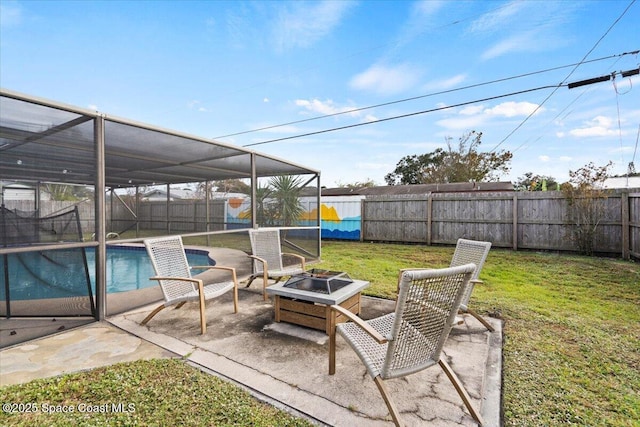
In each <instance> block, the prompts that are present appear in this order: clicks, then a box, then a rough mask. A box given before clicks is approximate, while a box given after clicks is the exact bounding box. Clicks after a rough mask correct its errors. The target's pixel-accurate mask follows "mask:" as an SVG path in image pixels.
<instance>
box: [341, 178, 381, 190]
mask: <svg viewBox="0 0 640 427" xmlns="http://www.w3.org/2000/svg"><path fill="white" fill-rule="evenodd" d="M337 184H338V188H371V187H375V186H376V183H375V181H374V180H372V179H371V178H367V179H366V181H362V182H360V181H356V182H350V183H346V184H345V183H342V182H338V183H337Z"/></svg>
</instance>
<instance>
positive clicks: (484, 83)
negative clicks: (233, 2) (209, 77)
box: [213, 50, 640, 139]
mask: <svg viewBox="0 0 640 427" xmlns="http://www.w3.org/2000/svg"><path fill="white" fill-rule="evenodd" d="M638 53H640V50H638V51H635V52H624V53H620V54H617V55H609V56H604V57H601V58H596V59H591V60H589V61H583V62H581V63H575V64H568V65H561V66H558V67H552V68H546V69H543V70H537V71H532V72H529V73H524V74H519V75H516V76H511V77H503V78H500V79H495V80H490V81H487V82H482V83H476V84H473V85H468V86H463V87H459V88H455V89H448V90H443V91H439V92H433V93H427V94H424V95H418V96H413V97H410V98H403V99H398V100H395V101H389V102H383V103H381V104H376V105H370V106H368V107H360V108H353V109H350V110H345V111H339V112H337V113H332V114H324V115H320V116H315V117H310V118H307V119H301V120H295V121H291V122H287V123H281V124H277V125H271V126H265V127H261V128H256V129H250V130H245V131H241V132H235V133H230V134H226V135H221V136H216V137H213V139H222V138H228V137H230V136H238V135H245V134H248V133H254V132H260V131H263V130H269V129H275V128H279V127H284V126H290V125H295V124H300V123H305V122H310V121H314V120H320V119H324V118H328V117H335V116H340V115H343V114H351V113H356V112H360V111H365V110H370V109H373V108H379V107H386V106H389V105H394V104H400V103H403V102H409V101H415V100H417V99H422V98H428V97H432V96H436V95H443V94H447V93H453V92H458V91H461V90H467V89H473V88H476V87H481V86H487V85H490V84H494V83H501V82H505V81H509V80H515V79H519V78H522V77H528V76H532V75H537V74H543V73H547V72H550V71H556V70H561V69H563V68H568V67H573V66H577V65H580V64H588V63H592V62H598V61H603V60H606V59H611V58H616V57H622V56H625V55H633V54H636V55H637V54H638Z"/></svg>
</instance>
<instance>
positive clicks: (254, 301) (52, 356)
mask: <svg viewBox="0 0 640 427" xmlns="http://www.w3.org/2000/svg"><path fill="white" fill-rule="evenodd" d="M256 283H257V281H256ZM261 289H262V286H261V284H257V285H254V286H253V287H252V288H249V289H241V291H240V292H239V294H240V295H239V297H240V305H239V313H237V314H233V308H232V302H231V295H229V294H227V295H225V296H223V297H222V298H219V299H216V300H213V301H210V302H208V303H207V310H206V313H207V325H208V326H207V327H208V329H207V333H206V334H205V335H200V326H199V314H198V309H197V304H193V303H190V304H187V305H185V306H184V307H182V308H181V309H179V310H174V309H172V308H168V309H166V310H163V311H161V312H160V313H159V314H158V315H157V316H155V317H154V318H153V319H152V320H151V321H150V322H149V324H147V325H146V326H140V325H139V322H140V321H141V320H142V319H143V318H144V317H145V316H146V315H147V314H148V313H149V312H150V311H151V310H152V309H153V308H154V307H155V305H151V306H147V307H143V308H139V309H136V310H132V311H129V312H126V313H124V314H121V315H117V316H113V317H111V318H109V319H108V322H98V323H94V324H91V325H88V326H84V327H80V328H76V329H73V330H68V331H64V332H61V333H60V334H58V335H54V336H51V337H47V338H43V339H38V340H34V341H30V342H28V343H24V344H22V345H18V346H14V347H10V348H6V349H3V350H2V351H0V367H1V370H0V371H1V373H2V375H1V377H2V381H1V384H2V385H6V384H14V383H21V382H26V381H29V380H31V379H33V378H40V377H48V376H55V375H60V374H63V373H66V372H72V371H78V370H83V369H90V368H93V367H97V366H104V365H109V364H112V363H115V362H119V361H125V360H135V359H141V358H158V357H175V356H180V357H184V358H185V359H187V360H188V361H189V363H191V364H193V365H194V366H197V367H199V368H200V369H202V370H203V371H205V372H209V373H211V374H214V375H218V376H220V377H222V378H226V379H228V380H230V381H232V382H235V383H236V384H238V385H240V386H242V387H244V388H245V389H247V390H249V391H250V392H252V393H253V394H254V395H255V396H256V397H258V398H260V399H262V400H265V401H267V402H269V403H271V404H274V405H275V406H277V407H280V408H282V409H285V410H288V411H290V412H292V413H293V414H296V415H299V416H304V417H306V418H308V419H310V420H312V421H313V422H315V423H317V424H318V425H332V426H353V425H358V426H390V425H392V424H393V423H392V422H391V417H390V416H389V414H388V412H387V408H386V406H385V404H384V401H383V400H382V397H381V396H380V394H379V392H378V390H377V388H376V386H375V384H374V383H373V381H372V380H371V379H370V377H369V376H368V374H367V373H366V371H365V368H364V366H363V365H362V363H361V362H360V360H359V359H358V357H357V356H356V354H355V353H354V352H353V351H352V350H351V349H350V347H349V346H348V345H347V344H346V343H345V342H344V341H342V339H341V338H339V337H338V340H337V344H338V349H337V355H336V360H337V370H336V374H335V375H332V376H330V375H328V341H327V337H326V335H324V334H323V333H322V332H320V331H315V330H311V329H307V328H304V327H299V326H295V325H289V324H285V323H275V322H274V320H273V306H272V303H271V302H270V301H267V302H265V301H264V300H263V299H262V293H261ZM393 304H394V303H393V301H387V300H380V299H376V298H368V297H363V312H362V315H361V316H362V317H363V318H365V319H368V318H372V317H376V316H378V315H380V314H383V313H387V312H391V311H393ZM488 320H489V321H490V322H491V324H492V325H493V326H494V327H495V328H496V331H495V332H493V333H489V332H488V331H486V329H484V328H483V327H482V326H481V324H480V323H479V322H478V321H477V320H476V319H474V318H473V317H472V316H464V321H465V322H464V324H462V325H459V326H456V327H455V328H454V330H453V331H452V333H451V335H450V338H449V340H448V341H447V344H446V346H445V354H446V357H447V361H448V362H449V363H450V364H451V366H452V368H453V369H454V371H455V372H456V373H457V374H458V376H459V377H460V379H461V380H462V382H463V384H464V386H465V387H466V389H467V391H468V392H469V394H470V395H471V398H472V400H473V404H474V405H475V407H476V408H479V409H480V412H481V414H482V416H483V418H484V420H485V425H486V426H499V425H500V382H501V369H502V366H501V348H502V328H501V322H500V321H499V320H497V319H488ZM387 386H388V388H389V391H390V394H391V396H392V398H393V399H394V400H395V402H396V404H397V405H398V407H399V409H400V412H401V417H402V421H403V422H404V423H405V424H406V425H408V426H419V425H430V426H475V425H476V423H475V422H474V420H473V419H472V418H471V416H470V414H469V413H468V412H467V411H466V408H465V407H464V405H463V403H462V401H461V399H460V398H459V396H458V394H457V393H456V391H455V389H454V388H453V385H452V384H451V383H450V382H449V381H448V379H447V377H446V375H445V374H444V372H443V371H442V370H441V369H440V368H439V367H438V366H435V367H432V368H430V369H427V370H425V371H422V372H419V373H417V374H414V375H411V376H409V377H406V378H403V379H398V380H391V381H387Z"/></svg>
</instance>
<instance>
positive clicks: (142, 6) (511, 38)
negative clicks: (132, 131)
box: [0, 0, 640, 187]
mask: <svg viewBox="0 0 640 427" xmlns="http://www.w3.org/2000/svg"><path fill="white" fill-rule="evenodd" d="M0 7H1V9H0V18H1V30H0V86H2V87H3V88H5V89H9V90H13V91H18V92H22V93H25V94H29V95H33V96H38V97H42V98H46V99H51V100H55V101H58V102H63V103H67V104H72V105H75V106H79V107H86V108H91V109H95V110H98V111H100V112H103V113H105V114H107V115H109V114H111V115H115V116H119V117H125V118H128V119H131V120H135V121H140V122H143V123H148V124H152V125H157V126H161V127H164V128H169V129H175V130H178V131H181V132H186V133H189V134H193V135H197V136H201V137H206V138H215V139H218V140H220V141H223V142H227V143H232V144H236V145H240V146H248V145H249V144H254V145H251V146H250V148H252V149H255V150H256V151H259V152H263V153H267V154H271V155H275V156H278V157H281V158H284V159H288V160H291V161H294V162H296V163H299V164H302V165H305V166H310V167H313V168H316V169H319V170H320V171H321V172H322V185H325V186H328V187H333V186H336V185H339V184H348V183H353V182H356V181H360V182H362V181H366V180H373V181H375V182H376V183H378V184H379V185H383V184H384V176H385V175H386V174H387V173H389V172H391V171H393V169H394V168H395V165H396V164H397V162H398V161H399V160H400V159H401V158H402V157H403V156H406V155H410V154H422V153H428V152H432V151H434V150H435V149H436V148H439V147H440V148H444V147H445V146H446V142H445V139H446V138H447V137H451V138H453V140H454V141H457V140H458V138H459V137H460V136H461V135H462V134H463V133H465V132H468V131H471V130H475V131H479V132H483V136H482V144H481V146H480V151H500V150H509V151H511V152H512V153H513V155H514V156H513V160H512V162H511V172H510V174H508V175H505V176H502V178H501V180H503V181H515V180H517V179H518V178H519V177H521V176H522V175H523V174H524V173H525V172H533V173H535V174H542V175H550V176H553V177H555V178H556V179H557V180H559V181H560V182H563V181H566V180H567V179H568V175H569V170H576V169H578V168H580V167H582V166H584V165H586V164H588V163H589V162H593V163H595V164H596V165H604V164H606V163H607V162H608V161H609V160H610V161H612V162H613V163H614V167H613V169H612V170H611V172H612V173H614V174H623V173H625V172H626V171H627V167H628V164H629V162H631V161H634V162H635V165H636V170H640V149H638V133H639V132H640V96H639V93H640V92H639V91H640V78H638V76H635V77H631V78H622V77H621V76H620V75H619V74H618V75H617V76H616V77H615V79H614V80H613V81H609V82H603V83H598V84H592V85H588V86H583V87H579V88H574V89H571V90H569V89H568V88H567V87H559V88H558V87H556V86H557V85H559V84H560V83H563V82H564V83H569V82H575V81H580V80H584V79H590V78H593V77H598V76H602V75H609V74H611V73H612V72H616V73H619V72H621V71H626V70H630V69H637V68H638V65H639V62H640V60H639V55H638V54H637V53H636V54H627V55H623V54H624V53H627V52H633V51H637V50H638V49H640V30H639V28H640V24H639V23H640V3H638V2H634V1H633V0H624V1H616V0H607V1H542V0H541V1H475V2H466V1H423V2H419V1H417V2H409V1H359V2H349V1H328V2H322V1H321V2H312V1H296V2H285V1H273V2H268V1H260V2H241V1H233V2H226V1H171V2H162V1H122V2H121V1H12V0H0ZM625 10H626V12H625ZM516 92H521V93H519V94H517V95H511V96H509V94H512V93H516ZM411 98H415V99H412V100H408V101H403V100H407V99H411ZM400 101H402V102H400ZM381 104H387V105H384V106H381ZM372 106H377V107H374V108H366V107H372ZM363 108H364V109H363ZM354 109H359V110H358V111H350V110H354ZM423 111H429V112H427V113H423V114H414V113H419V112H423ZM335 113H341V114H338V115H333V114H335ZM324 115H331V116H330V117H324V118H321V119H314V120H306V119H313V118H315V117H320V116H324ZM404 115H409V116H408V117H405V118H397V119H390V118H393V117H397V116H404ZM387 119H389V120H387ZM303 120H306V121H303ZM380 120H382V121H380ZM376 121H379V122H377V123H376ZM282 124H284V126H280V127H272V126H274V125H282ZM352 125H356V126H353V127H348V128H346V129H342V130H336V131H328V132H322V133H317V132H321V131H327V130H330V129H334V128H341V127H347V126H352ZM267 127H268V129H264V130H261V131H257V132H247V133H242V134H238V133H241V132H246V131H250V130H254V129H260V128H267ZM314 133H315V134H314ZM230 134H236V135H233V136H227V135H230ZM304 134H312V135H308V136H303V137H297V138H291V137H295V136H297V135H304ZM282 138H289V139H284V140H281V141H275V142H269V143H265V142H266V141H273V140H277V139H282Z"/></svg>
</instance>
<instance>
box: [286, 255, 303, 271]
mask: <svg viewBox="0 0 640 427" xmlns="http://www.w3.org/2000/svg"><path fill="white" fill-rule="evenodd" d="M282 255H283V256H284V255H287V256H290V257H294V258H297V259H298V260H299V261H300V264H302V268H303V269H304V268H305V267H304V263H305V262H306V261H307V260H306V259H305V258H304V257H303V256H302V255H298V254H293V253H291V252H283V253H282Z"/></svg>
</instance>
